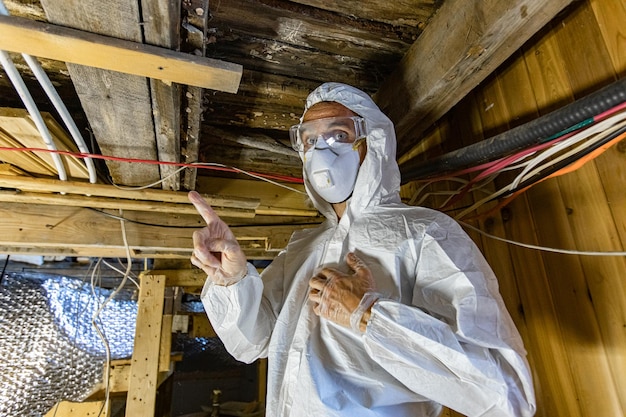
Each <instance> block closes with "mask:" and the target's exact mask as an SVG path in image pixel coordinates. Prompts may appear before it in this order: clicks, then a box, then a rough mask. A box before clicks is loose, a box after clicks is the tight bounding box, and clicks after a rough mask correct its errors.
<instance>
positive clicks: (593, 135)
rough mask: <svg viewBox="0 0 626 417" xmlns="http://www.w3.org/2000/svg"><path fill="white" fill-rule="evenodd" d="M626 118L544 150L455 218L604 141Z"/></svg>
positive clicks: (611, 120) (624, 114) (618, 116)
mask: <svg viewBox="0 0 626 417" xmlns="http://www.w3.org/2000/svg"><path fill="white" fill-rule="evenodd" d="M625 120H626V112H622V113H619V114H616V115H614V116H612V117H609V118H607V119H606V120H603V121H602V122H599V123H598V124H596V125H594V126H591V127H589V128H587V129H585V130H583V131H581V132H579V133H577V134H576V135H574V136H572V137H570V138H567V139H565V140H563V141H561V142H559V143H557V144H556V145H554V146H552V147H550V148H548V149H546V150H544V151H543V152H541V153H540V154H539V155H537V156H536V157H535V158H533V159H532V160H530V161H528V163H527V164H526V165H525V168H524V169H523V170H522V172H520V173H519V174H518V175H517V176H516V177H515V179H514V180H513V181H512V182H511V183H509V184H508V185H506V186H504V187H502V188H500V189H499V190H497V191H495V192H493V193H492V194H491V195H489V196H488V197H486V198H483V199H481V200H480V201H478V202H476V203H474V204H473V205H472V206H470V207H468V208H466V209H465V210H463V211H462V212H460V213H459V214H457V215H456V216H455V219H457V220H459V219H462V218H463V217H465V216H466V215H467V214H468V213H471V212H472V211H474V210H476V209H477V208H478V207H480V206H482V205H483V204H485V203H486V202H489V201H491V200H494V199H495V198H497V197H499V196H501V195H502V194H504V193H507V192H509V191H512V190H515V189H516V188H517V187H518V186H519V184H521V183H522V182H523V181H525V180H527V179H529V178H532V177H533V176H534V175H536V174H537V173H539V172H541V171H543V170H545V169H546V168H548V167H550V166H552V165H554V164H555V163H557V162H559V161H561V160H563V159H565V158H567V157H569V156H571V155H575V154H576V153H578V152H580V151H582V150H584V149H585V148H588V147H590V146H592V145H593V144H595V143H597V142H599V141H602V140H603V139H604V138H606V137H607V136H608V135H610V134H611V133H613V132H615V131H616V130H618V129H620V128H622V127H623V126H624V125H626V122H625ZM583 141H584V142H583ZM579 142H583V143H581V144H580V145H579V146H577V147H575V148H573V149H571V150H569V151H568V152H564V153H563V154H561V155H559V156H557V157H555V158H552V159H549V158H550V157H551V156H553V155H555V154H557V153H558V152H561V151H564V150H565V149H566V148H568V147H571V146H574V145H576V144H578V143H579ZM542 162H543V164H542Z"/></svg>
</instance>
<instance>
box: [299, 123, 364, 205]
mask: <svg viewBox="0 0 626 417" xmlns="http://www.w3.org/2000/svg"><path fill="white" fill-rule="evenodd" d="M366 135H367V130H366V126H365V119H363V118H362V117H358V116H354V117H328V118H324V119H318V120H311V121H309V122H304V123H300V124H297V125H295V126H292V127H291V128H290V129H289V137H290V139H291V146H293V148H294V149H295V150H296V151H298V153H300V156H301V158H302V160H303V162H304V170H305V171H306V173H307V175H308V178H309V182H310V184H311V186H312V187H313V189H314V190H315V191H316V192H317V193H318V194H319V195H320V196H321V197H322V198H323V199H324V200H326V201H327V202H329V203H331V204H332V203H340V202H342V201H345V200H347V199H348V197H350V194H352V191H353V190H354V183H355V182H356V177H357V174H358V172H359V166H360V162H361V161H360V156H359V151H358V148H359V146H360V145H361V144H362V143H363V141H364V140H365V136H366Z"/></svg>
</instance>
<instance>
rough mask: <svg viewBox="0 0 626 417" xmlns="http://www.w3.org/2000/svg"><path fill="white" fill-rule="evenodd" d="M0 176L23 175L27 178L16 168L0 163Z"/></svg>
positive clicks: (24, 173) (25, 174)
mask: <svg viewBox="0 0 626 417" xmlns="http://www.w3.org/2000/svg"><path fill="white" fill-rule="evenodd" d="M0 175H24V176H28V174H27V173H26V172H25V171H22V170H21V169H19V168H18V167H16V166H13V165H11V164H2V163H0Z"/></svg>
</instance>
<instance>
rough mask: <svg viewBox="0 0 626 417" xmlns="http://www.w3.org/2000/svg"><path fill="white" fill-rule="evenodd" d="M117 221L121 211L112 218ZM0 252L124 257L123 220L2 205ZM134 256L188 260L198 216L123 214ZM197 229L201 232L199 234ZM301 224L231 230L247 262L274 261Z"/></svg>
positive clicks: (70, 209)
mask: <svg viewBox="0 0 626 417" xmlns="http://www.w3.org/2000/svg"><path fill="white" fill-rule="evenodd" d="M110 214H112V215H116V216H119V213H118V212H117V211H114V212H112V213H110ZM0 217H2V219H3V221H2V222H0V252H1V253H28V254H32V255H35V254H41V255H65V256H105V257H125V256H126V247H125V245H124V241H123V239H122V232H121V225H120V221H119V220H117V219H115V218H111V217H108V216H106V215H104V214H102V213H98V212H94V211H92V210H87V209H83V208H79V207H66V206H54V209H51V208H50V206H40V205H34V204H18V203H3V204H2V205H0ZM123 217H124V218H127V219H128V221H126V222H125V229H126V235H127V240H128V244H129V248H130V252H131V255H132V256H133V257H135V258H145V257H150V258H187V259H188V258H189V256H190V255H191V251H192V248H193V241H192V234H193V231H194V230H197V229H200V228H202V227H204V223H203V222H202V219H201V217H200V216H199V215H197V216H191V215H180V214H164V213H150V212H124V213H123ZM196 227H197V229H196ZM302 227H303V226H301V225H294V226H290V225H284V226H275V225H272V226H266V227H263V226H255V225H254V224H250V225H249V226H245V227H236V228H233V233H234V234H235V236H236V237H237V239H238V240H239V243H240V245H241V246H242V249H243V251H244V252H245V253H246V255H247V256H248V259H273V258H274V256H276V254H277V253H278V252H279V251H280V250H282V249H284V247H285V246H286V244H287V242H288V241H289V238H290V236H291V234H292V233H293V232H294V231H295V230H299V229H301V228H302Z"/></svg>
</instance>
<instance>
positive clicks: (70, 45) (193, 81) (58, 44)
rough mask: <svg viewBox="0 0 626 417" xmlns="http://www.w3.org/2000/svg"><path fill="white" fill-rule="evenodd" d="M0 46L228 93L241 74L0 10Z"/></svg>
mask: <svg viewBox="0 0 626 417" xmlns="http://www.w3.org/2000/svg"><path fill="white" fill-rule="evenodd" d="M0 49H2V50H5V51H11V52H18V53H26V54H28V55H32V56H37V57H42V58H49V59H55V60H58V61H65V62H71V63H74V64H81V65H85V66H89V67H96V68H102V69H107V70H112V71H118V72H123V73H126V74H133V75H140V76H143V77H148V78H153V79H157V80H165V81H169V82H176V83H180V84H187V85H193V86H197V87H203V88H209V89H212V90H218V91H225V92H229V93H236V92H237V90H238V88H239V82H240V80H241V74H242V67H241V65H238V64H233V63H229V62H223V61H219V60H215V59H211V58H205V57H198V56H195V55H190V54H185V53H181V52H175V51H171V50H169V49H165V48H159V47H156V46H152V45H146V44H141V43H137V42H131V41H126V40H122V39H117V38H112V37H108V36H102V35H97V34H94V33H90V32H85V31H81V30H75V29H70V28H66V27H62V26H56V25H51V24H47V23H41V22H37V21H34V20H30V19H24V18H20V17H12V16H0Z"/></svg>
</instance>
